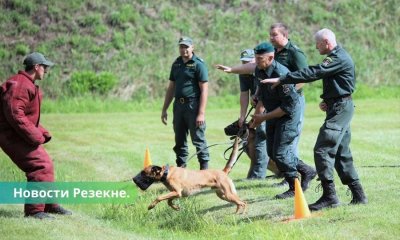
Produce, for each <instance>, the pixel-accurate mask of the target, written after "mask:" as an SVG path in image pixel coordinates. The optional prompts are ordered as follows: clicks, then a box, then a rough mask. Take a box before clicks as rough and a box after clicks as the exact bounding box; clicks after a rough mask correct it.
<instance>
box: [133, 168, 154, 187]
mask: <svg viewBox="0 0 400 240" xmlns="http://www.w3.org/2000/svg"><path fill="white" fill-rule="evenodd" d="M132 180H133V182H134V183H135V184H136V186H138V187H139V188H140V189H142V190H143V191H144V190H146V189H147V188H149V187H150V185H151V184H153V182H154V179H153V178H150V177H148V176H146V175H145V174H144V173H143V171H142V172H140V173H139V174H138V175H136V176H135V177H134V178H132Z"/></svg>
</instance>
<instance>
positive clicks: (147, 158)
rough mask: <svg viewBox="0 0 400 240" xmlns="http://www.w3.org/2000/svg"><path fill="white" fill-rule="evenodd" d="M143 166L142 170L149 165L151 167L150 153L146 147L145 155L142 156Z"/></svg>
mask: <svg viewBox="0 0 400 240" xmlns="http://www.w3.org/2000/svg"><path fill="white" fill-rule="evenodd" d="M143 165H144V168H146V167H148V166H150V165H153V164H152V163H151V158H150V151H149V148H148V147H146V153H145V154H144V164H143Z"/></svg>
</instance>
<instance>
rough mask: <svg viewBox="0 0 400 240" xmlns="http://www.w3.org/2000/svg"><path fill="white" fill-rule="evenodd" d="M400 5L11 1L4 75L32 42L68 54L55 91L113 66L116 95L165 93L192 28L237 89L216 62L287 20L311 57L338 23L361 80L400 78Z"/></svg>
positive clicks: (233, 90)
mask: <svg viewBox="0 0 400 240" xmlns="http://www.w3.org/2000/svg"><path fill="white" fill-rule="evenodd" d="M397 5H398V4H397V2H396V0H388V1H363V0H354V1H322V0H316V1H308V2H307V1H305V2H304V1H266V2H265V1H264V2H262V1H261V2H260V1H254V0H251V1H237V0H235V1H216V0H196V1H183V2H182V1H175V0H173V1H161V0H154V1H142V0H135V1H114V0H112V1H106V2H105V1H93V0H90V1H89V0H86V1H80V0H70V1H50V0H32V1H23V0H13V1H3V2H2V3H1V6H2V8H0V22H1V24H0V32H1V33H2V34H0V42H1V43H2V48H1V49H2V50H1V51H2V52H0V61H1V62H2V63H3V64H2V65H0V79H5V78H7V77H8V76H9V75H11V74H13V73H14V72H15V71H16V70H18V68H20V66H21V62H20V59H21V55H23V54H24V52H26V49H29V50H31V51H33V50H34V51H42V52H44V53H46V55H47V56H48V57H49V58H50V59H51V60H53V61H54V62H57V63H62V68H63V69H62V70H57V71H53V74H54V76H53V78H52V81H55V83H52V84H49V85H47V87H46V88H45V89H44V90H45V91H46V93H47V94H49V93H50V94H57V93H59V92H60V91H59V90H58V89H51V87H54V88H57V87H59V86H61V85H63V83H64V82H66V81H68V80H69V79H70V78H71V76H72V74H73V73H74V72H75V71H94V72H104V71H105V72H111V73H113V74H114V75H115V76H116V78H117V83H116V85H115V89H116V91H115V92H114V94H113V97H119V98H121V99H133V100H135V101H137V100H138V97H137V96H139V98H140V99H141V98H142V97H144V95H145V94H148V97H149V98H162V97H163V95H164V94H165V91H164V88H165V85H166V81H168V74H169V71H170V66H171V63H172V62H173V60H174V59H175V58H176V57H177V56H178V54H179V53H178V49H177V45H176V41H177V39H178V38H179V37H180V36H182V35H189V36H191V37H192V38H193V39H194V41H195V52H196V54H197V55H198V56H200V57H201V58H203V59H204V61H205V63H206V64H207V67H208V69H209V79H210V95H213V96H216V95H218V96H220V95H225V94H237V93H238V89H239V88H238V84H237V83H238V81H237V76H233V75H227V74H224V73H222V72H220V71H217V70H215V69H214V68H213V66H214V64H218V63H221V64H225V65H236V64H238V63H240V62H239V60H238V55H239V52H240V51H241V50H242V49H244V48H252V47H254V46H255V45H256V44H257V43H259V42H261V41H265V40H268V35H269V34H268V29H269V26H270V24H272V23H274V22H277V21H283V22H285V23H287V24H288V25H289V26H290V29H291V32H290V38H291V40H292V41H294V42H295V43H296V44H297V45H298V46H299V47H300V48H301V49H302V50H303V51H304V52H305V54H306V55H307V58H308V62H309V64H310V65H314V64H318V63H320V62H321V61H322V59H323V56H321V55H319V53H318V52H317V51H316V50H315V44H314V42H313V41H314V40H313V34H314V33H315V31H316V30H318V29H320V28H323V27H328V28H331V29H332V30H333V31H334V32H335V33H336V35H337V40H338V42H339V43H340V44H341V45H343V46H344V47H345V48H346V49H347V50H348V51H349V53H350V54H351V56H352V58H353V60H354V62H355V64H356V71H357V81H358V84H361V83H362V84H365V85H367V86H369V87H376V86H380V85H385V86H398V85H400V80H399V78H398V76H399V75H400V66H399V65H398V64H397V61H398V59H400V50H399V49H400V46H399V43H398V41H397V39H398V33H399V32H400V18H398V16H399V15H400V8H398V7H394V6H397ZM19 44H23V45H26V46H27V48H26V47H21V45H19ZM55 74H57V75H55ZM143 83H146V85H147V88H142V87H141V86H142V85H143ZM127 85H133V86H138V87H135V89H134V91H132V92H131V93H130V94H131V96H125V95H123V94H122V93H123V92H124V89H123V88H124V87H126V86H127ZM144 89H145V90H144ZM136 91H140V92H136ZM60 94H61V95H57V96H54V97H55V98H57V97H62V93H61V92H60ZM118 94H121V95H118ZM124 94H126V93H125V92H124ZM312 94H314V92H313V91H312ZM315 96H316V97H315ZM315 96H314V95H312V96H307V98H312V99H314V98H318V95H317V91H315Z"/></svg>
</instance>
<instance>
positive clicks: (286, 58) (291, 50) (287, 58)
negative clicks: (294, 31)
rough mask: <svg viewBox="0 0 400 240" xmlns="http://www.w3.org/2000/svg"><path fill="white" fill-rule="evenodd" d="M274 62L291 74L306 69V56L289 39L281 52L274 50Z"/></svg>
mask: <svg viewBox="0 0 400 240" xmlns="http://www.w3.org/2000/svg"><path fill="white" fill-rule="evenodd" d="M275 60H276V61H277V62H279V63H280V64H282V65H283V66H285V67H287V68H288V69H289V71H291V72H294V71H297V70H300V69H303V68H306V67H308V65H307V58H306V55H304V53H303V51H301V50H300V48H298V47H297V46H296V45H295V44H293V43H292V42H291V41H290V39H289V41H288V43H287V44H286V45H285V46H284V47H283V49H282V50H281V51H279V52H278V51H277V49H275Z"/></svg>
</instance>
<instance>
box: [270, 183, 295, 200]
mask: <svg viewBox="0 0 400 240" xmlns="http://www.w3.org/2000/svg"><path fill="white" fill-rule="evenodd" d="M285 179H286V181H287V183H288V184H289V189H288V190H287V191H286V192H283V193H281V194H278V195H276V196H275V199H285V198H292V197H294V179H295V178H285Z"/></svg>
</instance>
